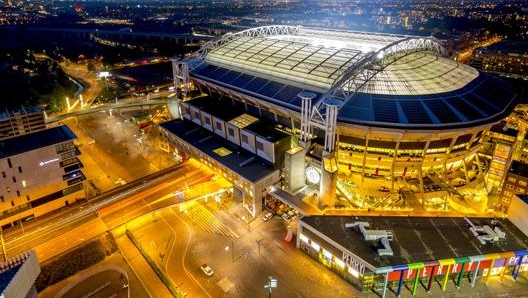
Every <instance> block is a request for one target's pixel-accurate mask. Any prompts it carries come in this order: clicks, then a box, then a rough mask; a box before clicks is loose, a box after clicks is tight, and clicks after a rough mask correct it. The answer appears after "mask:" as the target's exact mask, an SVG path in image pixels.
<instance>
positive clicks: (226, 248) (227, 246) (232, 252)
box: [225, 239, 235, 263]
mask: <svg viewBox="0 0 528 298" xmlns="http://www.w3.org/2000/svg"><path fill="white" fill-rule="evenodd" d="M229 249H230V248H229V245H226V247H225V251H228V250H229ZM231 256H232V258H233V263H235V243H234V242H233V239H231Z"/></svg>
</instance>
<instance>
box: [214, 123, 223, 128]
mask: <svg viewBox="0 0 528 298" xmlns="http://www.w3.org/2000/svg"><path fill="white" fill-rule="evenodd" d="M215 125H216V129H218V130H222V123H220V122H215Z"/></svg>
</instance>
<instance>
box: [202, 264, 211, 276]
mask: <svg viewBox="0 0 528 298" xmlns="http://www.w3.org/2000/svg"><path fill="white" fill-rule="evenodd" d="M200 269H202V271H203V272H204V273H205V275H207V276H212V275H213V274H214V271H213V269H211V267H209V266H208V265H207V264H203V265H202V266H201V267H200Z"/></svg>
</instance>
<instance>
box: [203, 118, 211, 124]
mask: <svg viewBox="0 0 528 298" xmlns="http://www.w3.org/2000/svg"><path fill="white" fill-rule="evenodd" d="M204 120H205V123H206V124H207V125H211V118H209V117H205V118H204Z"/></svg>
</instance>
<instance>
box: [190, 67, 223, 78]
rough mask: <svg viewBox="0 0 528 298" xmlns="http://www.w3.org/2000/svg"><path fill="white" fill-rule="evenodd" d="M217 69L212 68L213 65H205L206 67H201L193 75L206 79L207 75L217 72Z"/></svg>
mask: <svg viewBox="0 0 528 298" xmlns="http://www.w3.org/2000/svg"><path fill="white" fill-rule="evenodd" d="M217 69H218V67H217V66H214V65H207V66H206V67H203V68H200V69H197V70H196V71H195V73H197V74H199V75H202V76H205V77H208V76H209V74H210V73H211V72H213V71H215V70H217Z"/></svg>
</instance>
